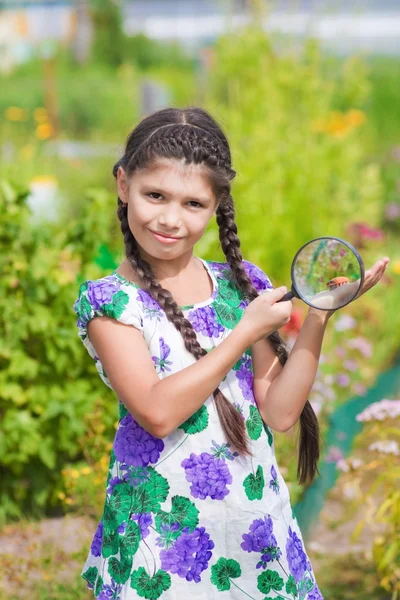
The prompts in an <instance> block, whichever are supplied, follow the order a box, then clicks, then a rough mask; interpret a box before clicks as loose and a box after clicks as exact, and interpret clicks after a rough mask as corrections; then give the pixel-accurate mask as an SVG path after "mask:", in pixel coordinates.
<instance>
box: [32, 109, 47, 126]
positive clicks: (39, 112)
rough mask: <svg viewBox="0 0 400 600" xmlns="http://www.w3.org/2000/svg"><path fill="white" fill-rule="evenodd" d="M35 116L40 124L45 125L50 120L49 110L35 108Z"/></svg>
mask: <svg viewBox="0 0 400 600" xmlns="http://www.w3.org/2000/svg"><path fill="white" fill-rule="evenodd" d="M33 116H34V117H35V119H36V121H37V122H38V123H45V122H46V121H48V119H49V117H48V115H47V110H46V109H45V108H35V110H34V111H33Z"/></svg>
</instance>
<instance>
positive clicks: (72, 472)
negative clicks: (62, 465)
mask: <svg viewBox="0 0 400 600" xmlns="http://www.w3.org/2000/svg"><path fill="white" fill-rule="evenodd" d="M69 474H70V476H71V477H72V478H73V479H78V477H79V471H78V470H77V469H71V470H70V472H69Z"/></svg>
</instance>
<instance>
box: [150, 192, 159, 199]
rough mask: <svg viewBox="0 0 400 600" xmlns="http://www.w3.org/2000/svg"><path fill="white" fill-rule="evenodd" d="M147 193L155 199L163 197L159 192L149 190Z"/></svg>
mask: <svg viewBox="0 0 400 600" xmlns="http://www.w3.org/2000/svg"><path fill="white" fill-rule="evenodd" d="M147 195H148V196H150V198H153V200H160V198H162V196H161V194H159V193H158V192H149V193H148V194H147Z"/></svg>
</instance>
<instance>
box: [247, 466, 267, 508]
mask: <svg viewBox="0 0 400 600" xmlns="http://www.w3.org/2000/svg"><path fill="white" fill-rule="evenodd" d="M264 483H265V482H264V474H263V469H262V466H261V465H258V467H257V471H256V474H255V476H254V475H253V473H250V475H248V476H247V477H246V479H245V480H244V481H243V487H244V490H245V492H246V496H247V497H248V499H249V500H261V499H262V497H263V492H264Z"/></svg>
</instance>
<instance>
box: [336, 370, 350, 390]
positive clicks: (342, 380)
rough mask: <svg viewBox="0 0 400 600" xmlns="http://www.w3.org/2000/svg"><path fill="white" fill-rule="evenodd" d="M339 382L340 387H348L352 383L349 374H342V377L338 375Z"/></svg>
mask: <svg viewBox="0 0 400 600" xmlns="http://www.w3.org/2000/svg"><path fill="white" fill-rule="evenodd" d="M337 382H338V384H339V385H340V387H347V386H348V385H349V383H350V377H349V376H348V375H347V373H340V375H338V378H337Z"/></svg>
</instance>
